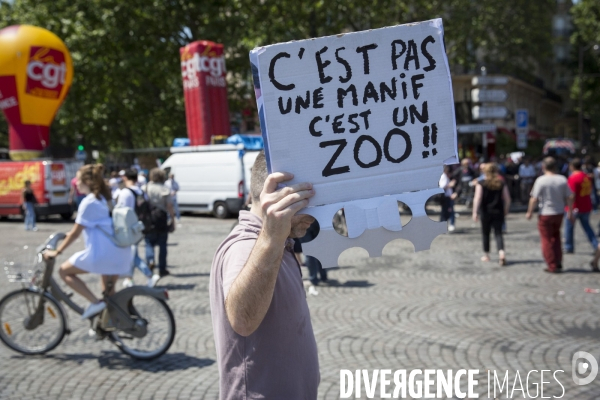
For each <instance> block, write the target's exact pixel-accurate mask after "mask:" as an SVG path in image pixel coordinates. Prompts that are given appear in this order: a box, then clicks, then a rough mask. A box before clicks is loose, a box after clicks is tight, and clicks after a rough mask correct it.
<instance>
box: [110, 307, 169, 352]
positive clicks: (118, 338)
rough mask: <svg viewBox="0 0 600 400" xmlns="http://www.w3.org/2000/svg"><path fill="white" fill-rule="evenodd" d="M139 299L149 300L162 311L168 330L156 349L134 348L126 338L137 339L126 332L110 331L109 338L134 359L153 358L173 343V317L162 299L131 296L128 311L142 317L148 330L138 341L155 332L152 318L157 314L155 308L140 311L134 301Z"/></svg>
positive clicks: (165, 350)
mask: <svg viewBox="0 0 600 400" xmlns="http://www.w3.org/2000/svg"><path fill="white" fill-rule="evenodd" d="M140 299H147V300H151V301H152V302H153V303H154V305H155V306H156V305H159V307H160V310H161V311H162V312H163V313H164V315H163V318H164V320H165V323H166V324H167V329H168V332H167V334H166V336H165V340H164V341H163V342H162V343H161V345H160V346H158V347H157V348H156V349H151V350H147V351H144V350H140V349H135V348H133V347H132V346H130V345H128V343H127V341H128V340H131V341H135V340H138V339H135V338H133V337H130V336H128V335H127V333H123V332H119V331H115V332H111V334H110V340H111V341H112V342H113V343H115V344H116V345H117V347H118V348H119V350H121V351H122V352H123V353H125V354H127V355H128V356H130V357H132V358H135V359H136V360H153V359H155V358H157V357H160V356H162V355H163V354H165V353H166V352H167V351H168V350H169V348H170V347H171V345H172V344H173V340H174V339H175V331H176V328H175V318H174V317H173V312H172V311H171V309H170V308H169V306H168V305H167V303H166V302H165V301H164V300H161V299H157V298H155V297H153V296H148V295H135V296H133V298H132V301H131V302H130V304H129V313H130V314H131V315H132V316H134V317H138V316H140V317H141V318H142V319H144V320H146V321H147V325H146V326H147V329H148V332H147V333H146V335H145V336H144V337H143V338H140V342H143V341H145V339H146V336H148V335H154V334H155V332H154V330H153V321H152V319H156V318H157V316H158V314H159V313H158V312H157V309H155V310H153V311H146V312H141V311H140V309H139V308H140V306H139V305H136V303H137V302H138V301H140ZM150 339H151V338H150Z"/></svg>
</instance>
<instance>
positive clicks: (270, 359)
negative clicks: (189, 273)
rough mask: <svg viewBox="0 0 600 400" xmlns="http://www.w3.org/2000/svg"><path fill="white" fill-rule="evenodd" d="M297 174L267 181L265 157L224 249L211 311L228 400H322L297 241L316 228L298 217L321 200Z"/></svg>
mask: <svg viewBox="0 0 600 400" xmlns="http://www.w3.org/2000/svg"><path fill="white" fill-rule="evenodd" d="M292 178H293V175H292V174H289V173H285V172H283V173H282V172H277V173H274V174H271V175H268V176H267V166H266V162H265V156H264V153H262V152H261V153H260V154H259V156H258V157H257V158H256V161H255V163H254V167H253V168H252V181H251V182H252V184H251V193H250V194H251V196H252V207H251V209H250V211H249V212H248V211H240V217H239V221H240V223H239V225H237V226H236V227H235V228H234V229H233V230H232V231H231V233H230V234H229V236H228V237H227V238H226V239H225V241H224V242H223V243H222V244H221V246H220V247H219V248H218V249H217V252H216V254H215V257H214V260H213V265H212V268H211V274H210V307H211V314H212V319H213V329H214V333H215V342H216V349H217V359H218V364H219V373H220V377H221V384H220V390H221V399H254V398H261V399H262V398H266V399H290V400H293V399H315V398H316V397H317V387H318V385H319V381H320V375H319V361H318V356H317V345H316V342H315V337H314V333H313V329H312V324H311V322H310V313H309V310H308V304H307V303H306V294H305V292H304V286H303V284H302V273H301V271H300V265H299V264H298V261H297V260H296V257H295V255H294V242H293V240H292V238H298V237H302V236H304V235H305V234H306V230H307V229H308V228H309V227H310V225H311V224H312V223H313V222H314V218H313V217H311V216H309V215H298V214H297V212H298V211H300V210H301V209H303V208H304V207H306V206H307V205H308V199H309V198H311V197H312V196H313V195H314V193H315V192H314V190H313V188H312V185H311V184H310V183H297V184H294V185H290V186H288V187H284V188H282V189H278V186H279V185H280V184H283V183H286V182H289V181H290V180H291V179H292Z"/></svg>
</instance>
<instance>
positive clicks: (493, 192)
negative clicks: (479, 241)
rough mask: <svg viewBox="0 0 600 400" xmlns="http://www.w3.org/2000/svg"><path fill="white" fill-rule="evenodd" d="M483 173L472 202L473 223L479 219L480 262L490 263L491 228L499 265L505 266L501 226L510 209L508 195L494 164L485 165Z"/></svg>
mask: <svg viewBox="0 0 600 400" xmlns="http://www.w3.org/2000/svg"><path fill="white" fill-rule="evenodd" d="M483 172H484V175H485V179H483V180H482V181H480V182H478V183H477V186H476V187H475V199H474V201H473V221H475V222H477V220H478V218H479V217H480V218H481V233H482V235H483V253H484V255H483V257H481V261H490V233H491V231H492V228H493V229H494V237H495V238H496V246H497V248H498V255H499V263H500V265H506V254H505V252H504V239H503V237H502V225H503V224H504V218H505V217H506V215H507V214H508V210H509V208H510V193H509V192H508V188H507V187H506V184H505V182H504V180H503V179H502V177H501V176H500V174H499V173H498V166H497V165H496V164H495V163H489V164H486V165H485V167H484V168H483ZM478 213H479V215H478Z"/></svg>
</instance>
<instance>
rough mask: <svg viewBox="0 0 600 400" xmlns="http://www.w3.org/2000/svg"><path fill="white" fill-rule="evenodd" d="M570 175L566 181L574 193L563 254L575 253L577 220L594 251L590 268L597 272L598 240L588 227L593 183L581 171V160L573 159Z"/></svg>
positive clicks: (599, 256) (566, 226)
mask: <svg viewBox="0 0 600 400" xmlns="http://www.w3.org/2000/svg"><path fill="white" fill-rule="evenodd" d="M569 170H570V171H571V174H570V175H569V179H568V181H567V183H568V185H569V188H570V189H571V192H573V193H574V200H573V204H572V205H571V207H570V209H566V210H565V211H567V212H568V211H571V218H567V219H566V221H565V252H566V253H571V254H572V253H574V252H575V238H574V235H575V222H576V221H577V220H579V222H580V223H581V227H582V228H583V231H584V232H585V234H586V235H587V237H588V240H589V242H590V244H591V245H592V249H593V250H594V258H593V259H592V262H591V266H592V269H593V270H594V271H598V260H599V259H600V248H599V247H598V239H597V238H596V235H595V234H594V230H593V229H592V227H591V226H590V214H591V213H592V208H593V207H592V190H593V183H592V180H591V179H590V178H589V177H588V175H587V174H586V173H585V172H583V171H582V170H581V159H579V158H574V159H573V160H571V162H570V163H569Z"/></svg>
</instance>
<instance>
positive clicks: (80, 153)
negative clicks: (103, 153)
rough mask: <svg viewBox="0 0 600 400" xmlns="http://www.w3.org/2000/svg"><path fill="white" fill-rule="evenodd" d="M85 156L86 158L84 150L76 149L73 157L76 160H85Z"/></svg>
mask: <svg viewBox="0 0 600 400" xmlns="http://www.w3.org/2000/svg"><path fill="white" fill-rule="evenodd" d="M86 158H87V153H86V151H85V150H77V151H76V152H75V159H76V160H77V161H85V159H86Z"/></svg>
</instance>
